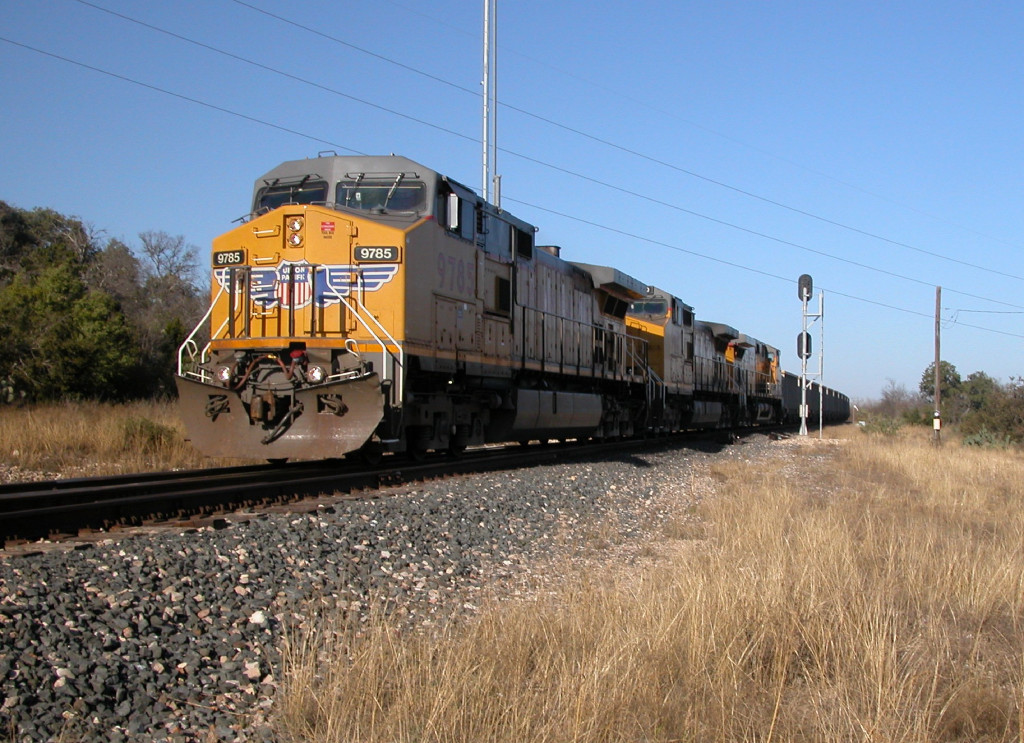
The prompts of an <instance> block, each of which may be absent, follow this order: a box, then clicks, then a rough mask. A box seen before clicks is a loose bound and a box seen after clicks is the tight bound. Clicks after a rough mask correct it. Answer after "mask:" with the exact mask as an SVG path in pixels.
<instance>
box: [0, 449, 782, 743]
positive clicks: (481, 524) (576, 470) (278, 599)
mask: <svg viewBox="0 0 1024 743" xmlns="http://www.w3.org/2000/svg"><path fill="white" fill-rule="evenodd" d="M773 445H774V444H773V442H771V441H769V439H768V438H767V437H765V436H755V437H751V438H750V439H748V440H747V442H746V443H744V444H742V445H739V446H732V447H726V448H725V449H723V450H722V451H720V452H717V453H711V452H708V453H705V452H701V451H695V450H686V449H684V450H677V451H657V452H653V453H637V454H629V455H624V456H622V457H621V458H617V459H614V460H609V461H599V462H594V461H592V462H584V463H575V464H563V465H553V466H540V467H535V468H530V469H525V470H518V471H515V472H501V473H492V474H486V475H475V476H472V477H464V478H457V479H453V480H446V481H439V482H432V483H426V484H416V485H410V486H405V487H402V488H398V489H395V490H392V491H385V492H383V493H382V496H383V497H380V498H375V499H371V500H359V501H337V502H334V503H333V504H332V505H330V506H328V507H324V508H320V509H318V510H317V511H315V512H311V513H304V514H294V513H293V514H281V513H272V514H263V515H261V516H259V517H256V518H251V519H249V520H247V521H239V520H235V519H233V518H232V517H227V518H226V519H225V520H224V523H219V524H218V527H223V528H212V527H211V528H203V529H198V530H191V531H161V532H159V533H156V534H144V535H136V536H128V537H122V538H120V539H117V540H113V539H111V540H102V541H98V542H95V543H93V544H87V545H79V546H78V547H76V548H69V547H61V548H59V549H50V550H44V551H41V552H39V553H36V554H32V555H17V554H7V555H3V556H2V557H0V698H2V705H0V731H3V732H4V733H6V734H7V735H8V736H9V737H10V739H12V740H16V741H40V740H51V739H54V738H57V737H59V736H61V735H63V736H65V739H67V740H104V741H107V740H110V741H119V740H171V741H192V740H202V741H205V740H256V741H260V740H273V739H274V736H273V731H272V729H271V727H270V722H269V721H270V719H271V716H272V708H273V698H274V693H275V689H276V688H277V683H278V681H279V675H280V668H279V656H278V648H279V645H280V639H281V633H282V631H283V630H284V629H285V628H287V627H288V626H293V625H297V624H299V623H301V621H302V618H303V616H304V615H305V613H306V611H307V609H308V607H309V602H316V603H317V605H318V606H321V607H322V606H323V605H325V604H326V605H329V606H330V605H337V606H341V607H345V608H347V609H349V610H352V609H356V610H360V611H367V610H368V609H369V608H370V606H371V605H377V606H380V605H384V606H385V607H386V608H387V609H388V610H389V611H391V612H397V613H398V614H399V616H402V617H404V618H405V619H407V620H408V621H414V622H438V621H442V620H443V619H444V617H446V616H450V615H451V614H452V612H453V611H458V610H472V609H473V608H474V597H475V596H479V592H480V591H481V590H482V589H483V588H485V587H491V588H493V586H494V585H495V584H498V583H501V582H502V581H514V580H516V576H517V575H520V574H522V573H523V572H525V571H529V570H530V569H531V567H530V566H531V564H532V563H533V562H534V561H536V560H537V559H539V558H540V557H542V556H543V558H544V560H545V563H546V564H548V565H550V564H551V562H552V556H553V555H561V554H563V553H564V554H565V555H566V560H569V559H571V556H572V555H573V554H579V553H580V551H581V550H586V549H597V548H600V544H597V542H600V541H601V540H607V539H608V538H609V536H608V535H609V534H612V537H611V538H613V539H615V540H622V541H625V542H631V543H635V544H640V543H642V542H643V540H644V539H645V538H646V536H645V535H647V534H649V533H651V531H652V530H654V529H656V528H657V527H658V525H659V524H660V522H661V521H662V520H663V519H664V518H665V516H666V512H665V509H664V508H663V504H664V502H665V501H664V499H665V495H666V493H669V492H671V493H673V497H677V496H679V494H680V493H681V492H683V491H685V492H683V496H684V497H687V498H690V499H691V500H692V499H699V497H701V493H699V492H694V491H696V490H699V489H700V488H699V486H698V485H697V484H695V483H696V482H697V480H696V479H695V472H696V471H698V470H699V469H701V468H706V466H707V463H708V462H709V461H714V460H715V459H718V458H750V457H751V456H760V455H766V454H770V453H771V450H772V447H773ZM596 535H599V536H596ZM556 562H557V560H556ZM5 739H6V738H5Z"/></svg>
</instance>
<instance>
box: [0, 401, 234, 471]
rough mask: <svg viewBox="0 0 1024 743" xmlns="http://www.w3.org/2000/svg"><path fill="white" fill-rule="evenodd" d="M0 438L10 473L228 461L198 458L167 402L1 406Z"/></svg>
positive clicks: (0, 457)
mask: <svg viewBox="0 0 1024 743" xmlns="http://www.w3.org/2000/svg"><path fill="white" fill-rule="evenodd" d="M0 442H2V443H0V465H3V466H4V467H5V469H6V473H7V475H8V477H9V478H11V479H31V477H32V476H42V475H43V474H48V475H49V476H51V477H55V476H57V475H63V476H65V477H82V476H92V475H114V474H118V473H121V472H150V471H157V470H169V469H197V468H200V467H210V466H216V465H218V464H228V462H226V461H222V462H217V461H215V460H209V459H204V458H202V457H201V456H200V455H199V453H198V452H196V451H195V450H194V449H193V448H192V445H191V444H189V443H188V442H186V441H185V440H184V427H183V426H182V425H181V423H180V421H179V420H178V415H177V411H176V409H175V405H174V403H171V402H164V403H159V402H140V403H130V404H125V405H107V404H103V403H66V404H51V405H31V406H25V407H13V406H2V407H0ZM233 463H234V464H237V462H233ZM19 474H20V475H22V477H20V478H19Z"/></svg>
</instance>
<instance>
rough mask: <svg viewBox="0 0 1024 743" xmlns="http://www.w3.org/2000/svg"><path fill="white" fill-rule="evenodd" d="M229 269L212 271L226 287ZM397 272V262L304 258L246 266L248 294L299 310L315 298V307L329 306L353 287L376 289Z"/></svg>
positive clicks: (259, 302)
mask: <svg viewBox="0 0 1024 743" xmlns="http://www.w3.org/2000/svg"><path fill="white" fill-rule="evenodd" d="M231 270H232V269H229V268H218V269H215V270H214V272H213V273H214V276H215V277H216V280H217V283H218V284H219V285H220V286H222V287H224V288H225V289H227V288H228V284H229V282H230V278H229V276H230V271H231ZM234 270H236V271H237V270H238V269H234ZM397 273H398V266H397V265H396V264H376V265H340V264H339V265H321V266H313V265H310V264H309V263H306V262H291V261H282V262H281V263H280V264H279V265H277V266H275V267H273V268H269V267H268V268H260V267H253V268H251V269H250V270H249V297H250V299H251V300H252V301H253V303H255V304H257V305H259V306H260V307H263V308H266V309H269V308H271V307H281V308H282V309H286V310H298V309H302V308H303V307H306V306H308V305H310V304H311V303H312V302H313V300H314V299H315V300H316V306H317V307H329V306H330V305H332V304H338V303H339V302H341V300H342V298H347V297H349V295H351V294H352V293H353V292H354V291H356V292H358V291H364V292H375V291H377V290H379V289H380V288H381V287H382V286H384V285H385V284H387V283H388V282H389V281H391V279H393V278H394V277H395V275H396V274H397ZM236 281H237V280H236ZM243 292H244V286H241V285H240V284H238V283H236V284H235V293H236V294H242V293H243Z"/></svg>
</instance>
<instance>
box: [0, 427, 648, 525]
mask: <svg viewBox="0 0 1024 743" xmlns="http://www.w3.org/2000/svg"><path fill="white" fill-rule="evenodd" d="M665 441H668V440H665ZM650 443H651V442H650V441H647V442H645V441H644V440H642V439H636V440H623V441H615V442H605V443H596V442H581V443H572V442H570V443H567V444H557V445H556V444H553V445H550V446H548V445H539V444H537V445H532V446H526V447H524V446H518V445H512V446H508V447H503V448H495V449H479V450H475V451H470V452H466V453H465V454H464V455H463V456H462V457H460V458H458V459H452V458H450V457H446V456H436V457H432V458H428V459H426V460H424V461H423V462H412V461H409V460H406V459H401V458H399V457H394V458H391V457H385V458H384V460H383V461H382V462H381V463H380V464H378V465H375V466H373V467H372V468H370V467H367V465H365V464H362V463H359V462H356V461H350V460H324V461H317V462H294V463H288V464H283V465H257V466H249V467H228V468H220V469H207V470H190V471H183V472H156V473H143V474H132V475H118V476H115V477H89V478H78V479H68V480H50V481H45V482H25V483H7V484H3V485H0V540H2V541H3V543H4V544H5V545H7V544H8V543H11V542H14V543H20V542H24V541H28V540H35V539H41V538H48V539H61V538H67V537H73V536H77V535H78V534H79V533H80V532H83V531H103V530H113V529H117V528H120V527H125V526H139V525H143V524H150V523H153V524H159V523H164V524H166V523H168V522H170V523H182V522H186V523H187V522H189V521H195V519H196V518H197V517H208V516H213V515H217V514H223V513H225V512H228V511H232V510H239V509H252V508H264V507H267V506H271V505H274V504H280V503H286V502H294V501H298V500H301V499H303V498H308V497H315V496H319V495H324V494H331V495H335V494H338V493H343V494H344V493H353V492H364V491H375V490H378V489H380V488H382V487H387V486H393V485H400V484H403V483H407V482H415V481H422V480H428V479H436V478H439V477H448V476H453V475H460V474H469V473H473V472H484V471H494V470H501V469H513V468H519V467H525V466H530V465H535V464H541V463H551V462H555V461H558V460H561V459H568V458H582V457H590V456H608V454H609V453H612V452H614V453H621V452H623V451H627V450H632V449H636V448H639V447H642V446H649V445H650ZM392 459H393V461H391V460H392Z"/></svg>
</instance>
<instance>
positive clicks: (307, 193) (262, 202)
mask: <svg viewBox="0 0 1024 743" xmlns="http://www.w3.org/2000/svg"><path fill="white" fill-rule="evenodd" d="M326 202H327V181H306V180H303V181H299V182H296V183H275V184H272V185H270V186H267V187H266V188H262V189H260V191H259V193H258V194H257V196H256V211H261V210H264V209H266V210H267V211H273V210H274V209H277V207H279V206H283V205H285V204H324V203H326Z"/></svg>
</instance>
